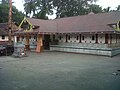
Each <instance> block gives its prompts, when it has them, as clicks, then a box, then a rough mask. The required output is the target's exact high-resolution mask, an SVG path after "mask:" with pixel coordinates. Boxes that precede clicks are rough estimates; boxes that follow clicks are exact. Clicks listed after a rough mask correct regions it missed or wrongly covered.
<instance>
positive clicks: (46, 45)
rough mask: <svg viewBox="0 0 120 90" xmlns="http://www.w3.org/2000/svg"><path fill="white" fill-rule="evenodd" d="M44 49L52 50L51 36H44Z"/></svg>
mask: <svg viewBox="0 0 120 90" xmlns="http://www.w3.org/2000/svg"><path fill="white" fill-rule="evenodd" d="M43 47H44V49H45V50H50V35H48V34H45V35H44V40H43Z"/></svg>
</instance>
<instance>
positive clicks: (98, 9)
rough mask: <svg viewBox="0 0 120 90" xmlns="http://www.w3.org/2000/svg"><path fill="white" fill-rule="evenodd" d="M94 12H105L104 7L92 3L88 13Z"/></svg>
mask: <svg viewBox="0 0 120 90" xmlns="http://www.w3.org/2000/svg"><path fill="white" fill-rule="evenodd" d="M90 12H93V13H101V12H103V10H102V7H100V6H99V5H95V4H92V5H90V6H89V9H88V13H90Z"/></svg>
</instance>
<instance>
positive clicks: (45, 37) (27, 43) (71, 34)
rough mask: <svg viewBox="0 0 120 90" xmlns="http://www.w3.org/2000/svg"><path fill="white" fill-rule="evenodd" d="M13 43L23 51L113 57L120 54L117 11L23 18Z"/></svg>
mask: <svg viewBox="0 0 120 90" xmlns="http://www.w3.org/2000/svg"><path fill="white" fill-rule="evenodd" d="M19 29H20V30H19V31H18V32H16V43H21V45H23V46H24V47H25V48H26V49H27V50H34V51H36V52H41V51H42V50H43V48H44V49H49V50H50V51H63V52H74V53H85V54H96V55H106V56H114V55H117V54H119V53H120V32H119V31H120V12H110V13H100V14H89V15H83V16H76V17H69V18H61V19H55V20H40V19H34V18H24V19H23V21H22V22H21V24H20V26H19Z"/></svg>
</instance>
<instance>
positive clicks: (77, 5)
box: [53, 0, 97, 18]
mask: <svg viewBox="0 0 120 90" xmlns="http://www.w3.org/2000/svg"><path fill="white" fill-rule="evenodd" d="M95 1H97V0H53V6H54V9H55V10H56V11H57V12H56V15H57V18H60V17H70V16H78V15H84V14H86V13H87V12H88V8H89V4H90V3H92V2H95Z"/></svg>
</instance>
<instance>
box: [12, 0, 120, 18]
mask: <svg viewBox="0 0 120 90" xmlns="http://www.w3.org/2000/svg"><path fill="white" fill-rule="evenodd" d="M13 2H14V3H13V5H15V6H16V8H17V9H18V10H19V11H22V12H23V11H24V7H23V3H24V0H13ZM96 4H98V5H100V6H102V8H107V7H111V9H116V7H117V6H118V5H120V0H98V1H97V2H96ZM54 18H55V15H53V16H49V19H54Z"/></svg>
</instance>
